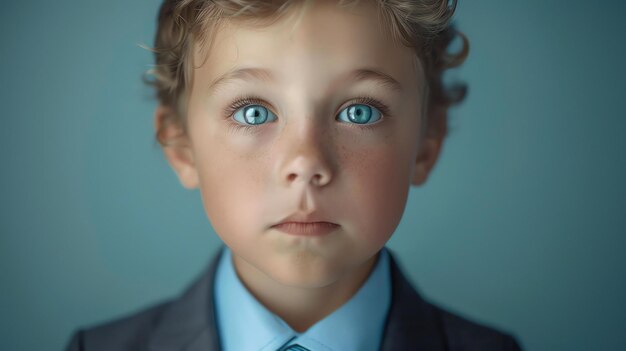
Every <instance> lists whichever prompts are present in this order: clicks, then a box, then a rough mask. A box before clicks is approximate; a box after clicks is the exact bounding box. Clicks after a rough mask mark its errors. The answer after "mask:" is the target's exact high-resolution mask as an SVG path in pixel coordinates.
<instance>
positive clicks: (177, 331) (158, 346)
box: [148, 248, 224, 351]
mask: <svg viewBox="0 0 626 351" xmlns="http://www.w3.org/2000/svg"><path fill="white" fill-rule="evenodd" d="M223 251H224V250H223V248H221V249H220V250H219V252H218V253H217V254H216V255H215V257H214V258H213V260H212V261H211V263H210V264H209V266H208V268H207V269H206V270H205V271H204V272H203V274H202V275H201V276H200V278H199V279H198V280H196V281H195V282H194V283H193V284H192V285H191V286H190V287H189V288H188V289H187V290H186V291H185V292H184V293H183V295H182V296H181V297H179V298H178V299H176V300H174V301H173V302H172V303H171V304H170V305H169V306H168V307H167V308H166V310H165V311H164V312H163V315H162V317H161V319H160V320H159V322H158V324H157V325H156V327H155V329H154V332H153V333H152V334H151V336H150V338H149V340H148V350H150V351H165V350H181V351H182V350H184V351H200V350H202V351H218V350H219V335H218V332H217V328H216V325H217V322H216V318H215V309H214V304H213V280H214V277H215V270H216V269H217V264H218V262H219V258H220V257H221V255H222V252H223Z"/></svg>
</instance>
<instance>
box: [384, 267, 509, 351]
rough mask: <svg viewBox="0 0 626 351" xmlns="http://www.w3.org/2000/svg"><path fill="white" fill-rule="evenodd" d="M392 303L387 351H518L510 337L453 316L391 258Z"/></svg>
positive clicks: (474, 322) (455, 314) (386, 333)
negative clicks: (413, 350)
mask: <svg viewBox="0 0 626 351" xmlns="http://www.w3.org/2000/svg"><path fill="white" fill-rule="evenodd" d="M390 257H391V260H390V270H391V286H392V303H391V306H390V310H389V315H388V319H387V325H386V329H385V340H384V343H383V345H384V347H383V349H384V350H385V351H387V350H389V351H396V350H404V349H406V347H408V346H409V345H410V346H411V347H418V348H421V349H425V350H448V351H474V350H475V351H478V350H480V351H491V350H493V351H496V350H497V351H518V350H520V349H521V348H520V346H519V344H518V343H517V341H516V340H515V338H513V337H512V336H511V335H510V334H509V333H507V332H504V331H502V330H498V329H496V328H493V327H490V326H487V325H485V324H482V323H479V322H476V321H473V320H471V319H468V318H466V317H462V316H461V315H459V314H457V313H454V312H451V311H449V310H447V309H445V308H442V307H440V306H438V305H436V304H433V303H431V302H430V301H428V299H425V298H422V296H421V294H420V293H418V291H417V289H415V288H414V286H413V284H412V283H411V282H410V281H409V280H408V278H407V277H406V276H405V275H404V273H403V272H402V269H401V268H400V266H399V264H398V263H397V262H396V260H395V259H394V258H393V255H391V256H390Z"/></svg>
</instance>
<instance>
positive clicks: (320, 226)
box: [272, 213, 340, 236]
mask: <svg viewBox="0 0 626 351" xmlns="http://www.w3.org/2000/svg"><path fill="white" fill-rule="evenodd" d="M339 227H340V225H339V224H337V223H332V222H328V221H326V220H324V219H323V218H322V217H321V216H320V215H319V214H316V213H309V214H306V215H305V214H301V213H296V214H293V215H290V216H288V217H286V218H284V219H283V220H281V221H280V222H279V223H277V224H275V225H273V226H272V228H274V229H276V230H280V231H282V232H285V233H287V234H291V235H304V236H320V235H326V234H330V233H331V232H332V231H334V230H335V229H337V228H339Z"/></svg>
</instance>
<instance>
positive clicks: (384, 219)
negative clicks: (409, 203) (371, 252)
mask: <svg viewBox="0 0 626 351" xmlns="http://www.w3.org/2000/svg"><path fill="white" fill-rule="evenodd" d="M408 157H409V156H408V155H406V154H403V151H402V150H398V148H397V147H388V148H385V149H379V150H378V151H376V152H374V153H369V154H367V155H364V156H363V157H360V158H359V159H360V162H358V164H354V165H352V167H351V168H350V169H351V170H352V171H351V172H350V173H351V174H350V175H349V176H348V178H349V179H350V182H351V187H350V197H351V199H350V200H349V203H348V204H347V205H348V206H349V207H348V208H349V211H350V212H351V213H350V218H352V219H357V220H356V221H354V222H353V225H354V226H355V229H356V231H355V232H356V233H357V235H360V236H362V237H364V239H365V241H366V242H370V243H372V244H377V245H378V244H380V245H381V246H382V245H383V244H384V243H385V242H386V241H387V240H388V239H389V237H390V236H391V234H393V231H394V230H395V229H396V227H397V225H398V223H399V222H400V219H401V217H402V213H403V211H404V207H405V205H406V200H407V196H408V191H409V186H410V181H409V173H410V169H409V167H410V164H409V162H408ZM356 204H358V205H356ZM355 205H356V206H355Z"/></svg>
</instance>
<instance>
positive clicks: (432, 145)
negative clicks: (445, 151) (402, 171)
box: [411, 133, 443, 186]
mask: <svg viewBox="0 0 626 351" xmlns="http://www.w3.org/2000/svg"><path fill="white" fill-rule="evenodd" d="M436 134H437V135H432V136H431V135H426V136H425V137H424V138H423V140H422V142H421V143H422V144H421V145H420V150H419V152H418V154H417V159H416V160H415V168H414V169H413V177H412V179H411V184H413V185H415V186H420V185H423V184H424V183H425V182H426V180H427V179H428V175H429V174H430V172H431V170H432V169H433V167H434V166H435V163H437V160H438V159H439V154H440V152H441V146H442V143H443V135H441V134H440V133H436Z"/></svg>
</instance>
